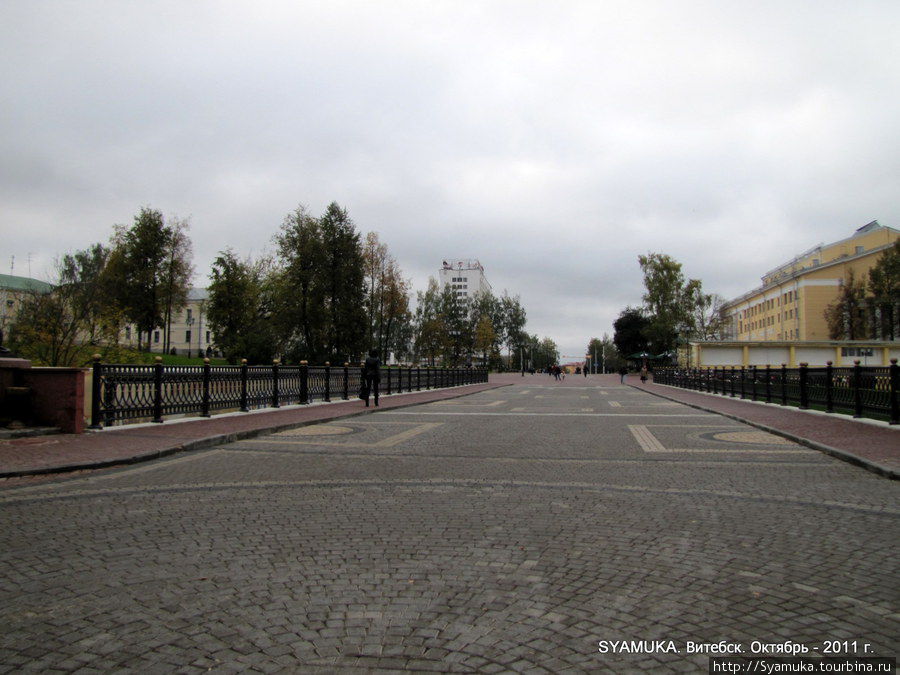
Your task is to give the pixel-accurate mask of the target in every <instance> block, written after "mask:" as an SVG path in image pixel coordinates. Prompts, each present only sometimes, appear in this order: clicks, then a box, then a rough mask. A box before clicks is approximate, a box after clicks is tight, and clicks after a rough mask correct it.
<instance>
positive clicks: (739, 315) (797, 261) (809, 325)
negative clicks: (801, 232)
mask: <svg viewBox="0 0 900 675" xmlns="http://www.w3.org/2000/svg"><path fill="white" fill-rule="evenodd" d="M898 238H900V231H897V230H895V229H893V228H890V227H884V226H883V225H879V224H878V221H877V220H873V221H872V222H871V223H869V224H868V225H865V226H863V227H861V228H859V229H858V230H856V232H854V233H853V235H852V236H850V237H847V238H846V239H841V240H840V241H836V242H833V243H831V244H819V245H818V246H816V247H814V248H811V249H809V250H808V251H806V252H804V253H801V254H800V255H798V256H796V257H794V258H792V259H791V260H789V261H787V262H785V263H783V264H781V265H779V266H778V267H776V268H775V269H773V270H771V271H769V272H767V273H766V274H765V275H763V277H762V285H761V286H760V287H758V288H755V289H753V290H752V291H748V292H747V293H744V294H743V295H741V296H740V297H738V298H735V299H734V300H732V301H730V302H728V303H727V304H726V305H725V306H724V307H723V312H724V315H725V316H726V317H728V319H729V325H728V329H727V332H728V333H730V337H731V339H733V340H737V341H748V342H775V341H798V340H799V341H810V340H828V339H829V334H828V323H827V321H826V319H825V310H826V308H827V307H828V306H829V305H830V304H832V303H833V302H834V301H835V300H836V299H837V298H838V295H839V293H840V289H841V286H842V285H843V284H844V283H845V282H846V280H847V279H848V277H849V276H850V273H851V272H852V273H853V275H854V276H855V277H856V279H859V280H865V279H866V278H867V277H868V273H869V270H870V269H872V267H873V266H874V265H875V263H876V262H877V260H878V258H879V257H880V256H881V254H882V253H883V252H884V251H885V249H887V248H889V247H890V246H892V245H893V243H894V242H895V241H896V240H897V239H898Z"/></svg>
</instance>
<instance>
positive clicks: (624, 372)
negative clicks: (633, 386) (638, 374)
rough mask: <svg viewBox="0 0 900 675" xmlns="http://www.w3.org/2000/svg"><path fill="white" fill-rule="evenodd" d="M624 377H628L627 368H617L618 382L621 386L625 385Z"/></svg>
mask: <svg viewBox="0 0 900 675" xmlns="http://www.w3.org/2000/svg"><path fill="white" fill-rule="evenodd" d="M626 375H628V368H627V366H622V367H621V368H619V382H620V383H621V384H625V376H626Z"/></svg>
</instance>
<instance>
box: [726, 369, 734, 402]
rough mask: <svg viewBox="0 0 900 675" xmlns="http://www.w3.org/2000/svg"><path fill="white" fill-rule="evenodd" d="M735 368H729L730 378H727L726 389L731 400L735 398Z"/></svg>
mask: <svg viewBox="0 0 900 675" xmlns="http://www.w3.org/2000/svg"><path fill="white" fill-rule="evenodd" d="M734 371H735V366H731V376H730V377H729V378H728V389H729V392H730V394H731V398H734V396H735V386H736V385H735V377H734Z"/></svg>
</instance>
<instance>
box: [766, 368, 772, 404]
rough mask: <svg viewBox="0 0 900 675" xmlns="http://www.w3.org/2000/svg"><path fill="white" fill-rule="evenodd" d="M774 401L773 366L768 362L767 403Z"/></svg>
mask: <svg viewBox="0 0 900 675" xmlns="http://www.w3.org/2000/svg"><path fill="white" fill-rule="evenodd" d="M771 402H772V366H770V365H769V364H768V363H767V364H766V403H771Z"/></svg>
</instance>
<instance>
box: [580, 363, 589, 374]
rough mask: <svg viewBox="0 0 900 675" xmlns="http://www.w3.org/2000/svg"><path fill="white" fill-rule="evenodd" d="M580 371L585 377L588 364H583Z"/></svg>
mask: <svg viewBox="0 0 900 675" xmlns="http://www.w3.org/2000/svg"><path fill="white" fill-rule="evenodd" d="M581 372H582V373H583V374H584V376H585V377H587V374H588V365H587V364H586V363H585V364H584V368H582V369H581Z"/></svg>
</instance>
